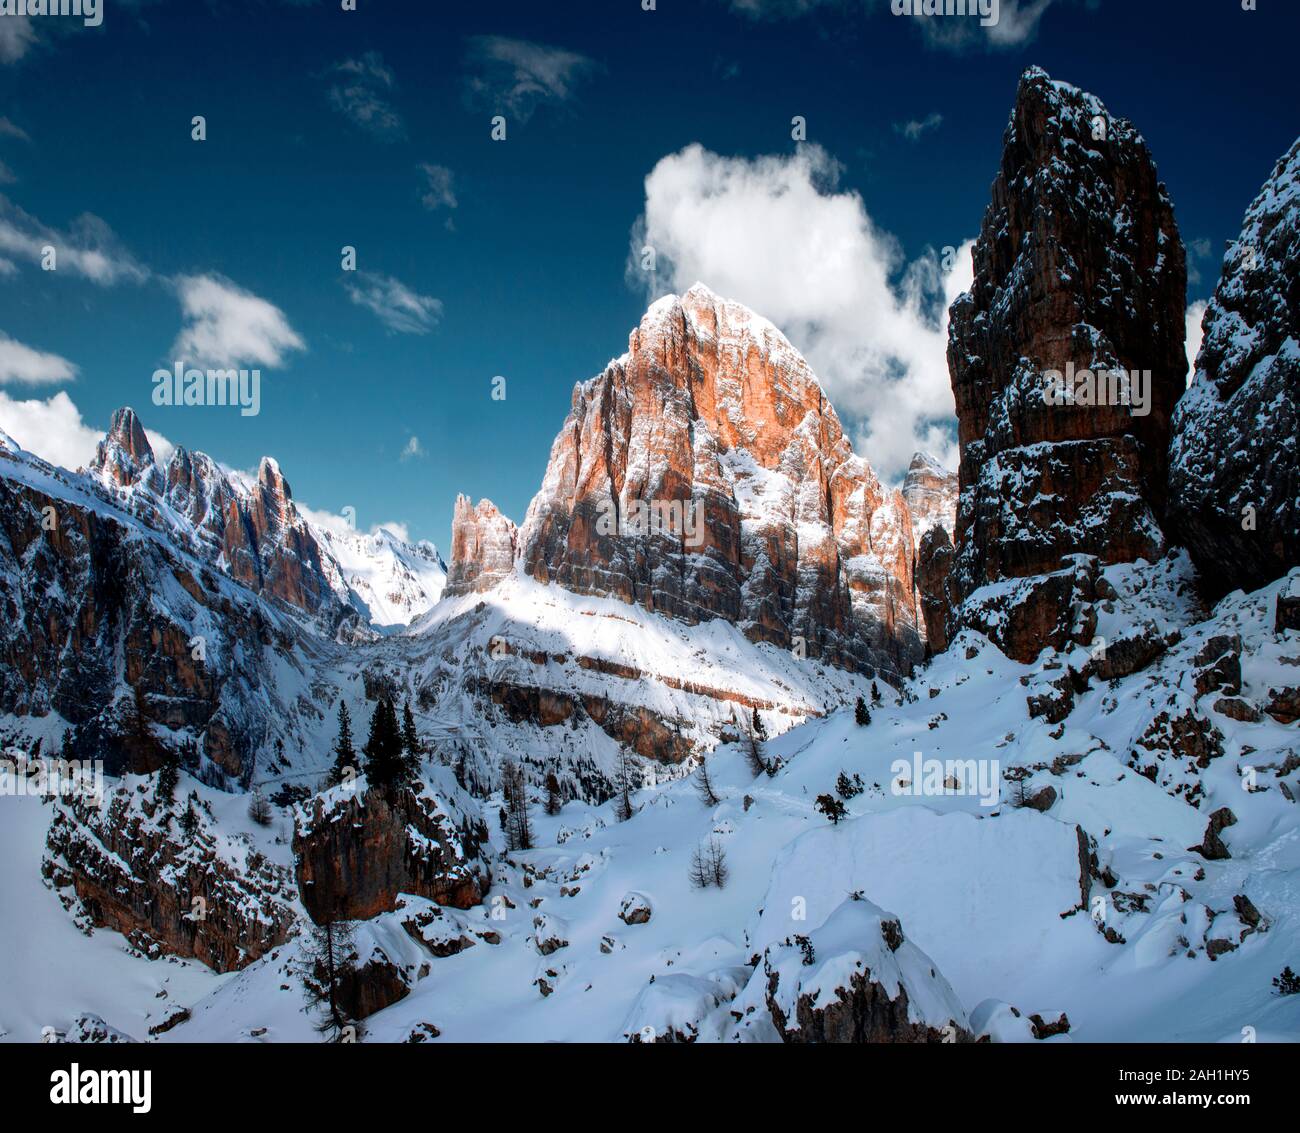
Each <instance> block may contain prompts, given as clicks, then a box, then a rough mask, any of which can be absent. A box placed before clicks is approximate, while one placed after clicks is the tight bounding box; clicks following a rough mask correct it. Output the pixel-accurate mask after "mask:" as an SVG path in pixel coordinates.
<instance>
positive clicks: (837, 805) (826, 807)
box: [813, 795, 848, 826]
mask: <svg viewBox="0 0 1300 1133" xmlns="http://www.w3.org/2000/svg"><path fill="white" fill-rule="evenodd" d="M813 805H814V806H815V807H816V808H817V809H818V810H819V811H821V812H822V814H824V815H825V816H826V817H827V818H829V819H830V820H831V825H832V826H838V825H839V824H840V819H841V818H844V817H845V816H846V815H847V814H848V811H847V810H845V809H844V804H843V803H842V802H840V800H839V799H837V798H836V797H835V796H834V795H818V796H817V801H816V802H815V803H814V804H813Z"/></svg>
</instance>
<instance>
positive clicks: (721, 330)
mask: <svg viewBox="0 0 1300 1133" xmlns="http://www.w3.org/2000/svg"><path fill="white" fill-rule="evenodd" d="M460 511H461V508H460V505H458V513H459V512H460ZM464 511H465V524H464V526H465V529H466V531H467V532H468V531H469V530H471V529H472V524H471V522H470V519H471V517H470V515H469V514H468V513H469V509H468V505H466V506H465V508H464ZM466 541H468V539H467V540H466ZM454 550H455V548H453V551H454ZM913 551H914V539H913V534H912V526H911V518H910V516H909V513H908V509H907V505H906V503H905V502H904V500H903V497H902V495H901V494H900V493H899V492H897V491H890V490H888V489H886V488H885V487H884V486H883V485H882V484H881V483H880V481H879V480H878V479H877V478H876V476H875V474H874V473H873V472H872V470H871V468H870V466H869V465H868V464H867V463H866V461H865V460H863V459H862V458H861V457H858V456H855V455H854V454H853V452H852V449H851V446H850V444H849V440H848V438H847V437H846V436H845V434H844V430H843V428H842V427H841V425H840V422H839V419H838V418H837V417H836V415H835V411H834V409H833V408H832V407H831V405H830V403H829V402H828V401H827V399H826V396H825V394H824V392H823V391H822V388H821V386H820V384H819V383H818V381H817V379H816V377H815V376H814V375H813V373H812V371H811V370H810V369H809V367H808V364H807V363H806V362H805V361H804V360H803V358H801V357H800V356H799V354H798V352H797V351H795V350H794V348H793V347H792V346H791V345H790V344H789V342H787V341H786V339H785V337H784V336H783V335H782V334H781V333H780V332H779V331H778V330H777V329H776V328H775V327H773V326H772V325H771V324H770V323H768V322H766V321H765V320H763V319H761V318H759V317H758V316H756V315H754V314H753V313H752V312H750V311H748V310H746V309H745V308H744V307H742V306H740V305H739V304H736V303H731V302H728V301H726V300H723V299H720V298H718V297H717V296H715V295H714V294H713V293H712V292H710V291H709V290H708V289H707V288H705V287H703V286H701V285H698V284H697V285H696V286H695V287H693V288H691V290H690V291H688V292H687V293H686V294H685V295H683V296H681V297H677V296H668V297H667V298H664V299H661V300H659V301H658V302H657V303H655V304H654V305H653V306H652V307H651V308H650V309H649V311H648V312H647V313H646V315H645V317H644V318H643V319H642V321H641V325H640V326H639V327H638V328H637V330H635V331H634V332H633V333H632V335H631V338H630V339H629V345H628V352H627V353H626V354H625V355H623V356H622V357H621V358H619V359H617V360H616V361H614V362H611V363H610V365H609V367H608V368H607V369H606V370H605V372H604V373H603V374H601V375H600V376H599V377H596V378H593V379H592V380H591V381H588V382H586V383H584V384H582V385H579V386H578V387H577V388H576V389H575V390H574V394H573V407H572V411H571V413H570V414H569V417H568V420H567V421H566V422H565V423H564V427H563V428H562V429H561V431H560V434H559V436H558V437H557V439H556V441H555V445H554V447H553V448H552V450H551V458H550V463H549V465H548V467H547V471H546V476H545V479H544V480H543V484H542V488H541V490H540V491H539V492H538V494H537V496H536V497H535V498H534V499H533V502H532V504H531V506H530V507H529V509H528V515H527V518H526V519H525V521H524V524H523V526H522V527H521V529H520V533H519V554H520V560H521V569H522V570H523V571H524V572H525V573H526V574H528V575H530V576H531V577H533V578H535V579H538V580H539V581H542V582H557V583H559V584H560V585H561V586H564V587H566V588H568V589H570V590H573V591H576V592H578V593H581V594H599V595H604V596H611V597H617V598H620V599H622V600H623V601H625V602H636V603H639V604H641V605H642V606H644V607H645V608H646V609H650V610H655V611H658V612H660V613H664V614H667V615H669V616H671V617H674V618H678V619H681V620H684V621H688V622H697V621H703V620H707V619H710V618H717V617H721V618H725V619H727V620H729V621H732V622H734V623H736V624H737V625H739V626H740V627H741V628H742V629H743V630H744V632H745V633H746V635H747V636H748V637H749V638H750V639H751V640H754V641H767V642H771V643H773V644H776V645H778V646H781V647H782V648H787V649H789V648H798V647H799V646H800V645H802V647H803V649H804V650H805V651H806V655H807V656H809V657H813V658H822V659H826V660H829V661H830V662H832V663H834V664H837V665H840V666H842V667H848V668H857V669H872V668H878V669H881V670H884V671H886V672H891V673H893V672H900V671H908V670H910V667H911V665H912V664H913V663H914V662H915V661H917V660H918V659H919V658H920V656H921V644H920V634H919V629H918V624H917V616H916V612H915V603H914V599H913V593H912V558H913ZM455 571H456V567H455V565H453V572H455ZM466 573H467V574H468V573H469V572H468V571H467V572H466Z"/></svg>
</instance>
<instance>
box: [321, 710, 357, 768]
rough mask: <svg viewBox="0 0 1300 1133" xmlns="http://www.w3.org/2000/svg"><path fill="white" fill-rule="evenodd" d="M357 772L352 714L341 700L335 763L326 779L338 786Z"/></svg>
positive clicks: (335, 742) (335, 744) (335, 743)
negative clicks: (349, 775)
mask: <svg viewBox="0 0 1300 1133" xmlns="http://www.w3.org/2000/svg"><path fill="white" fill-rule="evenodd" d="M349 772H350V773H351V774H352V775H354V776H355V775H356V773H357V753H356V749H355V748H354V747H353V746H352V716H351V714H350V713H349V712H348V706H347V705H346V704H345V703H344V702H343V701H342V700H341V699H340V700H339V736H338V739H336V740H335V741H334V765H333V766H332V767H331V768H330V770H329V774H328V775H327V776H326V777H325V781H326V782H327V783H328V784H329V785H330V786H331V787H337V786H338V785H339V784H340V783H342V782H343V780H344V779H346V778H347V777H348V774H349Z"/></svg>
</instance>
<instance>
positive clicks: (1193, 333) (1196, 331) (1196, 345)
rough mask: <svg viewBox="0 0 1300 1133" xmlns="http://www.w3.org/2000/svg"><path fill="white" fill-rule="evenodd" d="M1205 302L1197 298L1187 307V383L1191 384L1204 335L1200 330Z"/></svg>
mask: <svg viewBox="0 0 1300 1133" xmlns="http://www.w3.org/2000/svg"><path fill="white" fill-rule="evenodd" d="M1206 306H1207V304H1206V302H1205V300H1204V299H1199V300H1197V301H1196V302H1195V303H1192V304H1190V305H1189V306H1188V308H1187V315H1186V319H1187V384H1188V385H1191V384H1192V378H1194V377H1195V376H1196V356H1197V355H1198V354H1199V353H1200V352H1201V339H1202V338H1204V337H1205V335H1204V332H1203V331H1202V330H1201V317H1202V316H1203V315H1204V314H1205V308H1206Z"/></svg>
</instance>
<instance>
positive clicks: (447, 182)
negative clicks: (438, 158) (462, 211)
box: [416, 162, 457, 212]
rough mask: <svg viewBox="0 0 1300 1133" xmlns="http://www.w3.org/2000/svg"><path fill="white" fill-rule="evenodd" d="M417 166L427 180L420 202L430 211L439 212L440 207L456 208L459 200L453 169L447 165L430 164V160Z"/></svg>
mask: <svg viewBox="0 0 1300 1133" xmlns="http://www.w3.org/2000/svg"><path fill="white" fill-rule="evenodd" d="M416 168H418V169H419V170H420V172H421V173H423V174H424V180H425V186H424V192H423V193H422V194H421V196H420V203H421V204H422V205H424V207H425V208H427V209H428V210H429V211H430V212H437V211H438V209H440V208H448V209H454V208H455V207H456V204H457V201H456V190H455V186H454V184H453V181H454V178H453V175H452V172H451V170H450V169H448V168H447V167H446V166H445V165H430V164H429V163H428V162H425V163H423V164H421V165H419V166H417V167H416Z"/></svg>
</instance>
